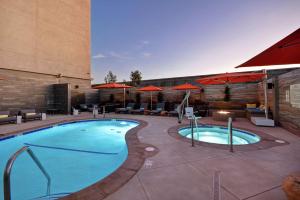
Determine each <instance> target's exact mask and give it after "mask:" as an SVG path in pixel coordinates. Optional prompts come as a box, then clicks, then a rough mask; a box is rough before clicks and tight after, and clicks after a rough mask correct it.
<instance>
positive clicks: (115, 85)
mask: <svg viewBox="0 0 300 200" xmlns="http://www.w3.org/2000/svg"><path fill="white" fill-rule="evenodd" d="M131 87H132V86H129V85H125V84H119V83H107V84H103V85H98V86H95V87H93V89H108V88H131Z"/></svg>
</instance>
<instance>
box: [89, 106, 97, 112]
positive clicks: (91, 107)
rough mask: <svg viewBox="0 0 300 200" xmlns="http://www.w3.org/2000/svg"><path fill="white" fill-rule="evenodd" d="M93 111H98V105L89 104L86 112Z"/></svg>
mask: <svg viewBox="0 0 300 200" xmlns="http://www.w3.org/2000/svg"><path fill="white" fill-rule="evenodd" d="M94 109H98V110H99V107H98V104H90V105H88V106H87V110H88V111H89V112H93V110H94Z"/></svg>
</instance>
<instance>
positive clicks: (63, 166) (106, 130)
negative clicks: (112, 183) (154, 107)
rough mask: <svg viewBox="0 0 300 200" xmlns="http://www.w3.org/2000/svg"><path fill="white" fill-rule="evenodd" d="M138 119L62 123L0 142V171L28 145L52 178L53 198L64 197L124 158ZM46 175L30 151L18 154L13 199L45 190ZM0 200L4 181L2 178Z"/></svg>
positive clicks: (14, 172)
mask: <svg viewBox="0 0 300 200" xmlns="http://www.w3.org/2000/svg"><path fill="white" fill-rule="evenodd" d="M138 125H139V123H138V122H135V121H126V120H90V121H79V122H75V123H74V122H73V123H65V124H60V125H56V126H53V127H49V128H45V129H41V130H37V131H34V132H29V133H33V134H28V133H24V134H23V135H20V136H16V137H13V138H9V139H4V140H1V141H0V149H1V151H0V158H1V159H0V170H1V173H3V171H4V168H5V165H6V162H7V160H8V159H9V157H10V156H11V155H12V154H14V153H15V152H16V151H17V150H18V149H20V148H21V147H23V146H29V147H30V149H31V150H32V151H33V152H34V154H35V155H36V156H37V157H38V159H39V160H40V162H41V163H42V165H43V166H44V167H45V169H46V171H47V172H48V174H49V175H50V177H51V195H52V197H62V196H65V195H68V194H70V193H73V192H76V191H78V190H81V189H83V188H85V187H87V186H89V185H91V184H93V183H96V182H98V181H99V180H101V179H103V178H105V177H107V176H108V175H110V174H111V173H112V172H114V171H115V170H116V169H118V168H119V167H120V166H121V165H122V164H123V162H124V161H125V160H126V159H127V156H128V149H127V145H126V141H125V135H126V132H127V131H128V130H130V129H132V128H134V127H136V126H138ZM46 188H47V180H46V179H45V177H44V176H43V174H42V173H41V171H40V170H39V169H38V168H37V166H36V165H35V163H34V162H33V161H32V160H31V158H30V157H29V155H28V154H26V153H23V154H21V155H20V156H19V157H18V159H17V160H16V161H15V163H14V166H13V169H12V173H11V193H12V199H16V200H23V199H35V198H38V197H43V196H44V195H45V194H46ZM0 200H3V182H2V181H0Z"/></svg>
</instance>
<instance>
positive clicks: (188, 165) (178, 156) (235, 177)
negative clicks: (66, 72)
mask: <svg viewBox="0 0 300 200" xmlns="http://www.w3.org/2000/svg"><path fill="white" fill-rule="evenodd" d="M107 117H113V118H117V117H122V118H133V119H134V118H136V119H141V120H144V121H147V122H148V125H147V126H146V127H145V128H143V129H142V130H141V131H140V132H139V133H138V137H139V139H140V140H141V142H143V143H148V144H151V145H154V146H156V147H157V148H158V149H159V153H158V154H156V155H155V156H153V157H150V158H148V159H147V160H146V162H145V163H144V166H143V167H142V168H141V169H140V170H139V172H138V173H137V174H136V175H135V176H134V177H133V178H132V179H131V180H130V181H129V182H128V183H126V184H125V185H124V186H122V187H121V188H120V189H119V190H117V191H116V192H115V193H113V194H111V195H109V196H108V197H107V198H106V199H107V200H135V199H140V200H165V199H166V200H168V199H172V200H176V199H178V200H196V199H197V200H199V199H205V200H210V199H212V179H213V172H214V170H220V171H221V186H222V189H221V197H222V198H221V199H222V200H238V199H249V200H264V199H266V200H273V199H274V200H277V199H278V200H285V199H286V197H285V194H284V193H283V191H282V189H281V184H282V180H283V178H284V177H285V176H286V175H287V174H290V173H293V172H296V171H300V154H299V152H300V138H299V137H298V136H295V135H293V134H291V133H289V132H288V131H286V130H284V129H282V128H279V127H276V128H268V127H256V126H254V125H252V124H251V123H250V122H249V121H248V120H246V119H239V118H238V119H237V120H236V121H235V122H234V123H233V126H239V127H244V128H246V129H251V130H259V131H263V132H265V133H267V134H270V135H272V136H274V137H277V138H279V139H283V140H285V141H288V142H289V143H290V144H288V145H284V146H276V147H272V148H269V149H264V150H255V151H243V152H239V151H237V152H234V153H230V152H229V151H228V150H222V149H215V148H211V147H203V146H196V147H191V144H190V143H187V142H183V141H180V140H177V139H175V138H173V137H171V136H170V135H168V132H167V130H168V129H169V128H170V127H172V126H175V125H177V119H176V118H170V117H157V116H141V115H115V114H108V115H107ZM49 120H58V119H57V118H55V117H53V118H51V119H49ZM201 122H203V123H214V122H213V121H212V119H211V118H204V119H201ZM29 123H32V124H33V123H39V122H29ZM29 123H28V124H29ZM185 123H187V122H185ZM224 125H226V123H224ZM4 126H5V129H6V130H7V129H10V130H12V129H13V128H12V127H13V126H15V127H16V126H18V125H9V126H6V125H4ZM4 126H0V132H1V130H3V129H4V128H2V127H4ZM26 126H30V125H26Z"/></svg>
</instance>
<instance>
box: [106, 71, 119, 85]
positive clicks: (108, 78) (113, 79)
mask: <svg viewBox="0 0 300 200" xmlns="http://www.w3.org/2000/svg"><path fill="white" fill-rule="evenodd" d="M104 81H105V83H115V82H117V76H116V75H114V74H113V73H112V71H109V72H108V74H107V75H106V76H105V78H104Z"/></svg>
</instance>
